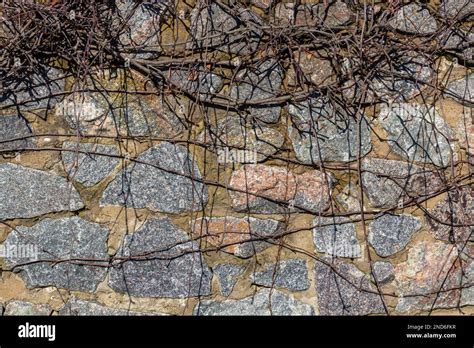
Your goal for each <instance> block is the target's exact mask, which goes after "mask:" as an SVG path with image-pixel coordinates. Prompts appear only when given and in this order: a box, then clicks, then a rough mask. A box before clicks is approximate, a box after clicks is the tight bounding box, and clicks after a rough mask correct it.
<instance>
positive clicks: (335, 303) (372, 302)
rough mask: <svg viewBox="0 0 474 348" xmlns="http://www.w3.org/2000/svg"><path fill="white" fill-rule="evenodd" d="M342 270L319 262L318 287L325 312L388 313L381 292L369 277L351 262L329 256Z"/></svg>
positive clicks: (317, 269)
mask: <svg viewBox="0 0 474 348" xmlns="http://www.w3.org/2000/svg"><path fill="white" fill-rule="evenodd" d="M325 260H326V261H327V262H328V263H329V264H331V265H332V266H333V267H334V268H335V269H336V270H337V272H338V273H336V272H334V270H333V269H332V268H331V267H330V266H328V265H326V264H324V263H322V262H316V267H315V271H316V291H317V296H318V304H319V313H320V314H321V315H368V314H378V313H385V310H384V306H383V303H382V300H381V298H380V295H379V294H377V290H376V288H375V286H373V285H372V284H371V283H370V280H369V277H368V276H366V275H365V274H364V273H362V272H361V271H360V270H359V269H357V268H356V267H355V266H354V265H352V264H350V263H344V262H340V261H336V260H334V261H333V262H332V263H331V259H330V258H326V259H325Z"/></svg>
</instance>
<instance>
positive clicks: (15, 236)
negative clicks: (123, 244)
mask: <svg viewBox="0 0 474 348" xmlns="http://www.w3.org/2000/svg"><path fill="white" fill-rule="evenodd" d="M108 235H109V230H108V229H107V228H105V227H102V226H101V225H99V224H96V223H94V222H90V221H86V220H83V219H81V218H79V217H70V218H62V219H57V220H53V219H44V220H42V221H40V222H38V223H37V224H36V225H34V226H32V227H25V226H19V227H17V228H16V229H15V230H14V231H13V232H11V233H10V234H9V235H8V238H7V239H6V241H5V244H4V245H5V247H6V248H15V247H17V248H18V247H19V246H21V245H32V246H34V247H35V248H37V252H38V254H37V257H36V258H34V259H33V260H35V259H37V261H39V262H34V263H30V264H25V265H22V264H24V263H25V262H27V261H31V259H30V258H28V259H25V258H19V257H13V256H14V255H13V254H12V255H10V256H9V257H7V258H5V261H6V264H7V266H8V267H14V266H16V268H15V271H18V272H20V276H21V277H22V278H23V280H24V281H25V282H26V284H27V286H28V287H29V288H35V287H45V286H55V287H58V288H64V289H69V290H79V291H87V292H93V291H95V289H96V288H97V285H98V284H99V283H100V282H101V281H102V280H103V279H104V278H105V275H106V273H107V265H108V255H107V238H108ZM81 260H82V261H81ZM58 261H61V262H58Z"/></svg>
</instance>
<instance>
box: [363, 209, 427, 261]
mask: <svg viewBox="0 0 474 348" xmlns="http://www.w3.org/2000/svg"><path fill="white" fill-rule="evenodd" d="M420 228H421V221H420V219H418V218H416V217H414V216H411V215H388V214H386V215H382V216H381V217H378V218H376V219H375V220H373V221H372V222H371V223H370V224H369V236H368V241H369V243H370V245H371V246H372V247H373V248H374V249H375V252H376V253H377V254H378V255H380V256H382V257H387V256H390V255H393V254H395V253H397V252H399V251H400V250H403V249H404V248H405V247H406V245H407V244H408V242H409V241H410V239H411V237H412V236H413V234H414V233H415V232H416V231H417V230H419V229H420Z"/></svg>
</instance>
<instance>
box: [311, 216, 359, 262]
mask: <svg viewBox="0 0 474 348" xmlns="http://www.w3.org/2000/svg"><path fill="white" fill-rule="evenodd" d="M313 225H314V226H316V227H314V228H313V241H314V245H315V246H316V250H317V251H319V252H320V253H326V254H328V255H333V256H339V257H350V258H356V257H360V256H361V248H360V244H359V241H358V240H357V237H356V228H355V224H354V223H352V222H351V221H350V220H349V219H346V218H343V217H335V218H332V217H316V218H315V219H314V222H313Z"/></svg>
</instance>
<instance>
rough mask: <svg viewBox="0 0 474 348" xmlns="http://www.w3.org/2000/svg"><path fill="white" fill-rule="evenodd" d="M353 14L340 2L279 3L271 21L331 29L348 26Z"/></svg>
mask: <svg viewBox="0 0 474 348" xmlns="http://www.w3.org/2000/svg"><path fill="white" fill-rule="evenodd" d="M353 19H354V13H353V12H351V10H350V9H349V7H348V6H347V5H346V4H345V3H344V2H342V1H331V2H330V3H328V4H327V5H325V4H315V5H313V4H296V3H294V2H290V3H279V4H277V5H276V6H275V18H274V19H273V21H275V22H276V23H278V24H280V25H285V24H286V25H288V24H291V25H297V26H310V27H314V26H318V25H322V26H324V27H328V28H333V27H339V26H343V25H347V24H349V23H350V22H351V21H352V20H353Z"/></svg>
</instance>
